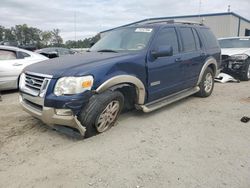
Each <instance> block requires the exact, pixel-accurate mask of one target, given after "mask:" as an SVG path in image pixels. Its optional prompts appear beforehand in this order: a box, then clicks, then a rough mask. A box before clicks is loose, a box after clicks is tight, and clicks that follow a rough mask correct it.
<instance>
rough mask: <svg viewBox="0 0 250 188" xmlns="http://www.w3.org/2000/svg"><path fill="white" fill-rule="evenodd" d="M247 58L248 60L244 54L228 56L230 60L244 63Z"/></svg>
mask: <svg viewBox="0 0 250 188" xmlns="http://www.w3.org/2000/svg"><path fill="white" fill-rule="evenodd" d="M247 58H248V55H246V54H237V55H232V56H230V59H231V60H236V61H244V60H246V59H247Z"/></svg>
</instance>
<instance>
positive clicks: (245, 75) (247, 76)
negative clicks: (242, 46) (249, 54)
mask: <svg viewBox="0 0 250 188" xmlns="http://www.w3.org/2000/svg"><path fill="white" fill-rule="evenodd" d="M240 75H241V76H240V80H242V81H248V80H250V60H248V61H247V62H246V64H245V66H244V68H243V70H242V72H241V74H240Z"/></svg>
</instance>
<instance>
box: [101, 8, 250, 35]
mask: <svg viewBox="0 0 250 188" xmlns="http://www.w3.org/2000/svg"><path fill="white" fill-rule="evenodd" d="M225 15H232V16H235V17H238V18H240V19H242V20H244V21H246V22H248V23H250V20H248V19H246V18H244V17H242V16H240V15H239V14H236V13H234V12H222V13H212V14H200V15H199V14H196V15H184V16H170V17H158V18H147V19H144V20H140V21H137V22H132V23H130V24H126V25H122V26H119V27H115V28H112V29H108V30H105V31H102V32H100V33H105V32H108V31H112V30H114V29H118V28H121V27H127V26H131V25H135V24H140V23H143V22H147V21H157V20H163V19H178V18H194V17H209V16H225Z"/></svg>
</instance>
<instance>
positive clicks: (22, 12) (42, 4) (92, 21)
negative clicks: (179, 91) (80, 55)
mask: <svg viewBox="0 0 250 188" xmlns="http://www.w3.org/2000/svg"><path fill="white" fill-rule="evenodd" d="M200 1H201V4H200ZM228 5H230V6H231V11H232V12H235V13H237V14H239V15H241V16H243V17H245V18H247V19H248V20H250V11H249V10H250V0H88V1H86V0H85V1H84V0H41V1H35V0H0V12H1V14H0V25H2V26H5V27H11V26H14V25H17V24H28V25H29V26H32V27H37V28H39V29H41V30H52V29H54V28H58V29H60V31H61V36H62V37H63V39H64V41H66V40H74V39H75V38H76V39H77V40H78V39H84V38H86V37H91V36H94V35H95V34H97V33H98V32H100V31H103V30H107V29H111V28H114V27H117V26H120V25H124V24H128V23H131V22H135V21H139V20H142V19H146V18H153V17H167V16H182V15H193V14H199V12H200V13H201V14H205V13H220V12H227V9H228Z"/></svg>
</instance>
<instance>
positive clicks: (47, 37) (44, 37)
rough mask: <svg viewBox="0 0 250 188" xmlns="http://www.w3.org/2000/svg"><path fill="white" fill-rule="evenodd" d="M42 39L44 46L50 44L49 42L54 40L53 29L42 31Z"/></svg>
mask: <svg viewBox="0 0 250 188" xmlns="http://www.w3.org/2000/svg"><path fill="white" fill-rule="evenodd" d="M41 40H42V44H43V45H44V46H48V45H49V44H51V42H52V33H51V31H43V32H42V33H41Z"/></svg>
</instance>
